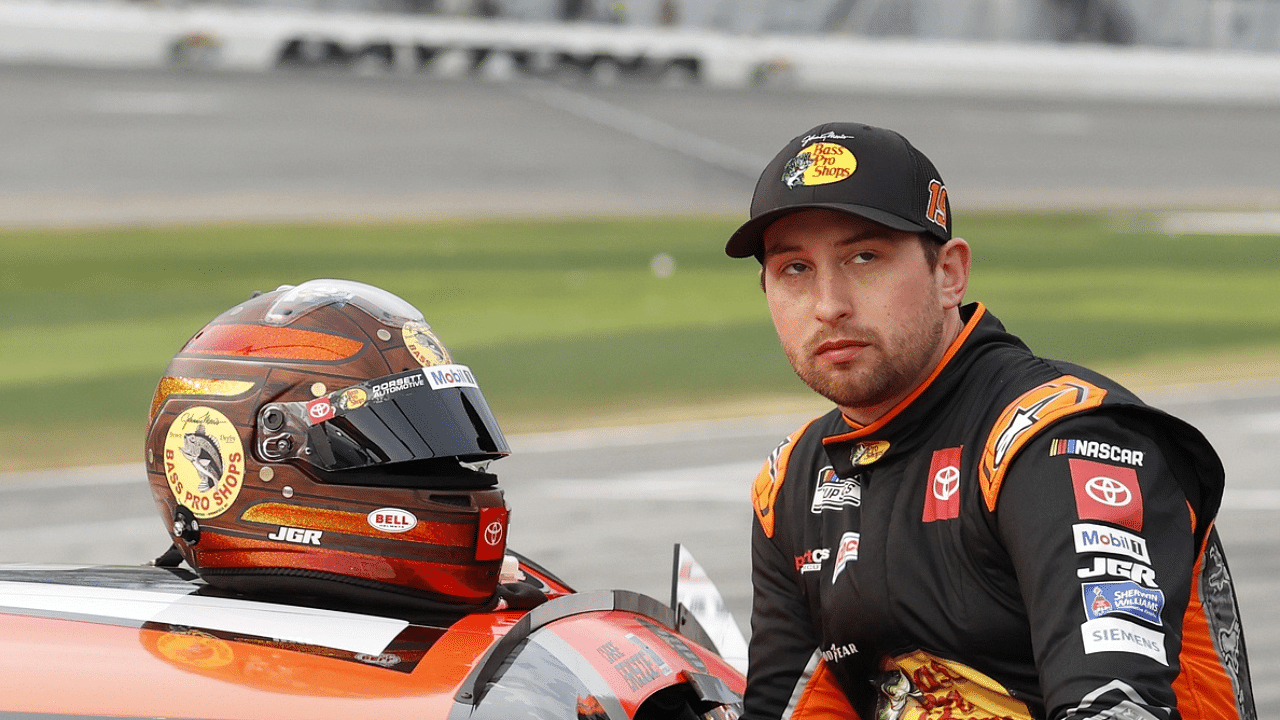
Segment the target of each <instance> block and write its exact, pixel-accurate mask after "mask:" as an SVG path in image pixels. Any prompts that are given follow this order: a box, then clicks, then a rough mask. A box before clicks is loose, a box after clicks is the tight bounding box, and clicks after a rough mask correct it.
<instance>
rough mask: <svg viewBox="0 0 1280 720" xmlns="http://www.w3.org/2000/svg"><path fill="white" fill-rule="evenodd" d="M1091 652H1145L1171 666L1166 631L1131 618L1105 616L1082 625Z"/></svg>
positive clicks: (1088, 651) (1085, 641)
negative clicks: (1147, 626) (1155, 628)
mask: <svg viewBox="0 0 1280 720" xmlns="http://www.w3.org/2000/svg"><path fill="white" fill-rule="evenodd" d="M1080 635H1081V637H1082V638H1083V639H1084V651H1085V653H1087V654H1090V655H1092V654H1093V653H1100V652H1124V653H1134V654H1135V655H1145V656H1147V657H1149V658H1151V659H1152V660H1155V661H1156V662H1158V663H1160V664H1161V665H1164V666H1166V667H1167V666H1168V665H1169V659H1168V656H1167V655H1166V654H1165V650H1164V633H1162V632H1160V631H1159V630H1151V629H1149V628H1145V627H1143V626H1141V625H1138V624H1137V623H1131V622H1129V621H1128V620H1121V619H1119V618H1113V617H1101V618H1098V619H1097V620H1089V621H1087V622H1085V623H1084V624H1083V625H1081V626H1080Z"/></svg>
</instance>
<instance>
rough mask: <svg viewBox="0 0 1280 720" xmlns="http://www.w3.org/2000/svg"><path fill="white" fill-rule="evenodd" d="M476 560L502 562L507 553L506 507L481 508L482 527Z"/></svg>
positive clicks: (480, 527) (478, 538)
mask: <svg viewBox="0 0 1280 720" xmlns="http://www.w3.org/2000/svg"><path fill="white" fill-rule="evenodd" d="M477 532H478V533H479V536H478V537H477V538H476V560H478V561H480V562H486V561H488V560H501V559H502V556H503V555H505V554H506V552H507V509H506V508H505V507H482V508H480V525H479V528H478V529H477Z"/></svg>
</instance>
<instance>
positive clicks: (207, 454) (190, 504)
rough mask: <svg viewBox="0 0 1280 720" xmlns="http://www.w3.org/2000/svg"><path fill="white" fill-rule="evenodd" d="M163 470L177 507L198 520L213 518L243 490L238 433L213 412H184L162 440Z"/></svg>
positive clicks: (207, 409)
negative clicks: (185, 510) (188, 512)
mask: <svg viewBox="0 0 1280 720" xmlns="http://www.w3.org/2000/svg"><path fill="white" fill-rule="evenodd" d="M164 468H165V476H166V477H168V479H169V489H170V490H172V491H173V497H174V498H176V499H177V501H178V503H179V504H181V505H185V506H186V507H187V508H189V509H190V510H191V513H192V514H193V515H195V516H196V517H198V518H211V517H217V516H218V515H221V514H222V513H224V512H226V510H227V508H230V507H231V504H232V503H233V502H235V500H236V496H238V495H239V494H240V488H241V487H242V486H243V485H244V483H243V480H244V446H243V445H242V444H241V442H240V433H239V432H237V431H236V427H235V425H233V424H231V421H230V420H228V419H227V416H226V415H223V414H222V413H220V412H218V411H217V410H214V409H213V408H208V407H203V406H197V407H193V408H189V409H187V410H186V411H184V412H183V413H182V414H181V415H179V416H178V418H177V419H176V420H174V421H173V424H172V425H170V426H169V432H168V434H167V435H165V438H164Z"/></svg>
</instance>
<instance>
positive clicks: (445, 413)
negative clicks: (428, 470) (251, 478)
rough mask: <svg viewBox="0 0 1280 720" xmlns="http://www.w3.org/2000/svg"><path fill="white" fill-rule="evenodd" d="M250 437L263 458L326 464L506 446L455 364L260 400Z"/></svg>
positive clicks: (472, 454)
mask: <svg viewBox="0 0 1280 720" xmlns="http://www.w3.org/2000/svg"><path fill="white" fill-rule="evenodd" d="M276 413H278V414H276ZM272 428H276V429H275V430H273V429H272ZM258 437H259V443H258V445H259V451H260V452H261V454H262V455H263V457H264V458H266V459H268V460H283V459H288V458H298V459H302V460H304V461H306V462H308V463H310V464H312V465H314V466H316V467H318V468H320V469H322V470H326V471H341V470H351V469H356V468H363V467H370V466H375V465H388V464H392V463H401V462H408V461H411V460H426V459H429V458H458V459H459V460H462V461H467V462H471V461H479V460H487V459H495V458H500V457H503V456H505V455H508V454H510V452H511V449H510V447H509V446H508V445H507V440H506V438H505V437H503V435H502V430H501V429H499V428H498V421H497V420H496V419H494V417H493V413H492V412H491V411H490V410H489V404H488V403H487V402H486V401H485V399H484V395H483V394H481V392H480V387H479V386H478V385H477V384H476V381H475V377H474V376H473V375H472V374H471V371H470V370H469V369H468V368H467V367H466V366H463V365H437V366H432V367H427V368H423V369H421V370H411V371H409V372H404V373H399V374H396V375H388V376H386V377H383V378H379V379H377V380H371V381H368V382H365V383H361V384H359V385H353V386H352V387H349V388H345V389H343V390H338V391H336V392H333V393H330V394H328V395H324V396H321V397H319V398H316V399H315V400H311V401H306V402H303V401H297V402H287V403H272V404H270V405H266V406H264V407H263V408H262V411H261V412H260V414H259V417H258Z"/></svg>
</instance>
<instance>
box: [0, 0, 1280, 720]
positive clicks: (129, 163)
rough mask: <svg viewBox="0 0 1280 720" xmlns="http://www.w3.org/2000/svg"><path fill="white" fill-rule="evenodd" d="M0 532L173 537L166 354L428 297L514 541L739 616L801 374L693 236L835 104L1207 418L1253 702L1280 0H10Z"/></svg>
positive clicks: (981, 260)
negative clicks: (918, 154)
mask: <svg viewBox="0 0 1280 720" xmlns="http://www.w3.org/2000/svg"><path fill="white" fill-rule="evenodd" d="M0 98H2V101H0V254H2V257H3V263H0V390H2V391H3V393H2V396H3V397H4V398H5V402H3V403H0V561H6V562H19V561H41V562H71V563H83V562H96V563H126V564H128V563H137V562H144V561H146V560H149V559H150V558H152V557H154V556H155V555H158V554H159V553H160V552H161V551H162V550H163V549H164V547H166V542H165V535H164V529H163V525H162V523H161V521H160V519H159V518H157V517H156V515H155V512H154V510H153V508H152V507H151V504H152V502H151V499H150V497H149V495H148V492H147V490H146V486H145V482H144V480H143V474H142V468H141V460H140V458H141V444H142V434H143V432H144V430H145V426H146V412H147V407H148V404H149V401H150V397H151V392H152V389H153V388H154V386H155V382H156V381H157V379H158V378H159V377H160V375H161V374H162V372H163V370H164V367H165V365H166V364H167V362H168V360H169V358H170V357H171V356H172V355H173V353H174V352H176V351H177V349H178V348H179V347H180V346H181V345H182V343H183V342H184V341H185V340H186V339H187V338H188V337H189V336H190V335H191V334H192V333H194V332H195V331H196V330H197V329H199V328H200V327H201V326H203V324H204V323H206V322H207V321H208V320H209V319H211V318H212V317H213V316H215V315H216V314H218V313H219V312H221V311H222V310H225V309H226V308H228V307H230V306H231V305H233V304H235V303H236V302H238V301H239V300H241V299H243V298H244V297H247V295H248V294H249V293H250V292H251V291H253V290H258V289H268V288H271V287H275V286H276V285H280V284H292V283H298V282H302V281H305V280H307V279H311V278H314V277H345V278H350V279H355V280H361V281H364V282H369V283H372V284H375V285H380V286H382V287H385V288H387V289H388V290H391V291H392V292H396V293H398V294H400V295H402V296H403V297H405V298H406V299H408V300H410V301H411V302H413V303H415V304H417V305H418V306H419V307H421V308H422V310H423V311H424V313H425V314H426V316H427V319H428V320H429V321H430V322H431V323H432V324H433V325H434V326H435V328H436V330H437V331H438V332H439V334H440V337H441V338H442V339H443V340H444V341H445V342H446V344H448V345H449V347H450V349H451V350H452V351H453V354H454V355H455V356H456V357H458V358H459V359H461V361H463V362H466V363H468V364H470V365H471V366H472V367H473V369H475V370H476V373H477V376H478V377H479V378H480V381H481V384H482V387H484V389H485V392H486V395H487V396H488V398H489V401H490V404H491V405H492V406H493V407H494V409H495V412H496V413H497V415H498V418H499V420H500V421H501V422H502V424H503V426H504V428H506V429H507V431H508V433H509V434H510V435H511V440H512V447H513V449H514V451H515V452H514V454H513V455H512V457H510V458H507V459H504V460H502V461H500V463H499V464H498V465H496V466H495V470H496V471H497V472H498V473H499V475H500V476H501V477H502V478H503V484H504V486H505V487H506V488H507V493H508V500H509V502H510V504H511V505H512V508H513V527H512V535H511V537H512V543H513V546H514V547H516V548H517V549H519V550H521V551H522V552H524V553H526V554H528V555H530V556H532V557H534V558H535V559H538V560H540V561H542V562H543V563H544V564H546V565H548V566H549V567H551V568H552V569H553V570H556V571H559V572H560V573H561V574H562V575H564V577H565V579H566V580H568V581H569V582H570V583H571V584H574V585H576V586H577V587H579V588H580V589H590V588H597V587H627V588H632V589H637V590H640V591H643V592H647V593H649V594H652V595H654V596H655V597H658V598H665V597H666V584H667V581H668V574H669V571H670V567H671V562H670V556H671V553H670V548H671V545H672V544H673V543H674V542H683V543H685V544H686V545H688V546H689V547H690V548H691V549H692V550H693V552H694V554H695V556H697V557H698V558H699V560H701V561H702V562H703V564H704V565H705V566H706V568H707V570H708V572H709V573H710V575H711V577H712V579H713V580H715V581H717V582H718V583H720V585H721V587H722V589H723V590H724V592H725V596H726V599H727V601H728V604H729V607H730V609H731V610H733V612H734V613H735V614H736V616H737V619H738V621H739V624H740V625H742V626H743V627H744V629H746V627H745V626H746V617H747V608H748V607H749V601H750V586H749V578H748V558H747V547H746V543H747V535H748V528H749V518H750V506H749V503H748V502H747V488H748V486H749V484H750V482H751V479H752V477H753V476H754V474H755V472H756V469H757V468H758V467H759V465H760V463H761V461H762V460H763V458H764V457H765V456H766V455H767V454H768V453H769V451H770V450H771V449H772V448H773V446H774V445H775V444H776V442H777V441H778V440H779V439H780V438H781V437H782V436H783V435H785V434H786V433H787V432H789V431H790V430H792V429H794V428H795V427H797V426H798V425H799V424H800V423H801V422H803V421H804V420H805V419H807V418H808V417H810V416H812V415H814V414H817V413H819V412H822V411H823V410H824V409H825V407H824V403H822V402H821V401H820V400H817V399H815V398H814V397H813V396H811V395H810V394H809V393H808V391H807V390H806V388H804V387H803V386H802V385H801V384H800V383H799V381H797V380H796V379H795V378H794V377H793V376H792V374H791V372H790V370H789V368H788V367H787V365H786V362H785V359H784V358H783V357H782V356H781V353H780V352H779V351H778V348H777V342H776V338H775V337H774V335H773V330H772V327H771V325H770V323H769V320H768V317H767V314H766V311H765V308H764V305H763V301H762V298H761V296H760V292H759V289H758V286H757V284H756V282H757V281H756V276H755V272H754V270H753V266H754V265H753V263H750V261H731V260H729V259H728V258H726V257H724V255H723V253H722V247H723V241H724V239H725V238H726V237H727V235H728V233H729V232H730V231H731V230H732V229H733V228H734V227H735V226H736V225H737V223H739V222H740V221H741V220H742V219H743V218H744V217H745V215H746V208H747V204H748V202H749V199H750V194H751V190H752V188H753V186H754V184H755V182H756V178H757V176H758V174H759V171H760V169H761V168H763V166H764V165H765V163H766V162H767V161H768V160H769V158H770V157H771V156H772V155H773V154H774V153H775V152H776V151H777V149H778V148H780V147H781V146H782V145H783V144H785V143H786V141H787V140H789V139H790V138H791V137H793V136H795V135H797V134H799V133H801V132H803V131H805V130H807V129H808V128H810V127H812V126H814V125H817V124H819V123H821V122H825V121H828V120H832V119H844V120H858V121H865V122H869V123H872V124H877V125H882V126H887V127H891V128H894V129H896V130H899V131H900V132H902V133H903V134H905V135H906V136H907V137H908V138H910V139H911V140H912V142H913V143H914V144H915V145H917V146H918V147H920V148H921V149H922V150H923V151H924V152H925V153H926V154H928V155H929V156H930V157H931V158H932V159H933V160H934V162H935V163H936V164H937V165H938V167H939V168H940V169H941V172H942V174H943V176H944V177H945V178H946V180H947V185H948V189H949V193H950V197H951V201H952V205H953V212H954V216H955V223H956V229H957V232H958V233H959V234H962V235H965V236H966V237H968V238H969V239H970V241H971V242H972V243H973V244H974V247H975V268H974V273H975V274H974V282H973V285H972V286H971V293H970V295H971V298H972V299H975V300H983V301H985V302H988V303H989V304H990V306H991V308H992V309H993V311H994V312H995V314H996V315H998V316H1000V317H1001V318H1002V319H1003V320H1005V322H1006V323H1007V324H1008V325H1009V326H1010V327H1011V329H1013V330H1014V331H1015V332H1018V333H1019V334H1021V335H1022V336H1023V337H1024V338H1026V339H1027V340H1028V341H1029V343H1030V344H1031V345H1032V347H1034V348H1036V349H1037V350H1038V351H1040V352H1041V353H1043V354H1046V355H1050V356H1056V357H1062V358H1065V359H1069V360H1074V361H1078V362H1085V363H1087V364H1090V365H1094V366H1097V367H1099V368H1100V369H1103V370H1105V371H1107V372H1110V373H1112V374H1114V375H1116V376H1117V377H1118V378H1120V379H1121V380H1123V381H1124V382H1126V383H1128V384H1130V385H1131V386H1133V387H1135V388H1136V389H1138V391H1139V393H1140V394H1142V395H1143V396H1144V397H1147V398H1148V399H1149V400H1150V401H1151V402H1153V403H1155V404H1157V405H1159V406H1160V407H1164V408H1166V409H1169V410H1171V411H1173V412H1175V413H1176V414H1179V415H1181V416H1182V417H1185V418H1186V419H1188V420H1190V421H1191V422H1193V423H1194V424H1197V425H1198V426H1199V427H1201V428H1202V429H1203V430H1204V431H1205V432H1206V434H1207V435H1208V436H1209V437H1210V439H1211V440H1212V441H1213V442H1214V443H1215V445H1216V446H1217V447H1218V448H1219V450H1220V452H1221V453H1222V455H1223V460H1224V463H1225V464H1226V466H1227V468H1228V474H1229V486H1228V491H1227V496H1226V500H1225V502H1224V510H1223V514H1222V518H1221V521H1220V530H1221V532H1222V535H1223V537H1224V540H1225V541H1226V543H1227V545H1228V551H1229V553H1230V557H1231V560H1232V569H1233V571H1234V573H1235V575H1236V580H1237V584H1238V586H1239V589H1240V592H1241V602H1242V605H1243V606H1244V615H1245V627H1246V631H1247V633H1248V639H1249V649H1250V651H1251V658H1252V662H1253V674H1254V681H1255V690H1256V692H1257V694H1258V699H1259V709H1260V711H1262V712H1261V716H1263V717H1269V716H1275V715H1277V714H1280V681H1278V680H1277V678H1278V674H1280V616H1277V614H1276V613H1275V611H1274V603H1273V602H1272V601H1271V598H1272V597H1274V595H1275V593H1276V592H1277V591H1280V556H1277V554H1276V553H1275V552H1274V548H1275V547H1276V545H1277V543H1280V487H1278V486H1277V483H1276V473H1275V469H1274V460H1273V458H1272V457H1271V453H1270V448H1273V447H1275V446H1276V443H1277V442H1280V294H1277V293H1276V292H1275V288H1276V287H1278V286H1280V132H1277V128H1278V127H1280V1H1277V0H1127V1H1126V0H1073V1H1072V0H897V1H890V0H625V1H622V0H315V1H305V0H280V1H273V2H249V1H246V2H191V1H178V0H152V1H145V2H143V1H136V2H135V1H130V2H125V1H120V0H0Z"/></svg>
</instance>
